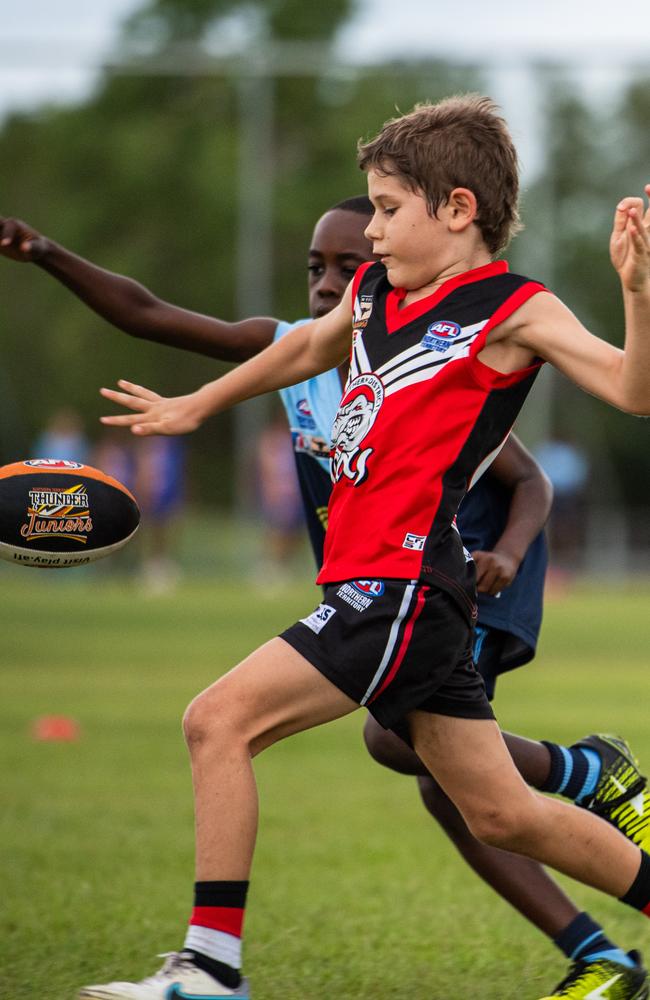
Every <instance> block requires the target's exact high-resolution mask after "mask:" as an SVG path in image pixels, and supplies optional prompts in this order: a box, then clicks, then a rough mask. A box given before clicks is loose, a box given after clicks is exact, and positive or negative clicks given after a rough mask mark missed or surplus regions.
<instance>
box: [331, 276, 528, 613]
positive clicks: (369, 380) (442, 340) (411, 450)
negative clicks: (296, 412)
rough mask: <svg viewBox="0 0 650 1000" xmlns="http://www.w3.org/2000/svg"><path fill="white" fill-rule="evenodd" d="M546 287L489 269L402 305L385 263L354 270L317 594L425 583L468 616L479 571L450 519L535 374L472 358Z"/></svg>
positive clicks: (494, 452)
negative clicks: (335, 586) (362, 582)
mask: <svg viewBox="0 0 650 1000" xmlns="http://www.w3.org/2000/svg"><path fill="white" fill-rule="evenodd" d="M544 290H545V289H544V286H543V285H540V284H538V283H536V282H533V281H530V280H529V279H528V278H524V277H521V276H519V275H516V274H510V273H509V272H508V265H507V264H506V262H505V261H497V262H495V263H491V264H487V265H486V266H484V267H479V268H476V269H474V270H472V271H467V272H466V273H464V274H461V275H458V276H457V277H454V278H451V279H449V280H448V281H446V282H445V283H444V284H443V285H442V286H441V287H440V288H438V289H437V290H436V291H435V292H434V293H433V294H432V295H430V296H428V297H427V298H425V299H421V300H420V301H418V302H414V303H412V304H410V305H407V306H404V307H403V308H400V303H401V301H402V300H403V298H404V296H405V294H406V293H405V291H404V290H403V289H394V288H393V287H392V286H391V285H390V283H389V281H388V279H387V277H386V269H385V267H384V266H383V264H381V263H374V264H372V263H371V264H366V265H363V266H362V267H360V268H359V270H358V271H357V274H356V276H355V279H354V282H353V300H354V315H353V329H354V332H353V339H352V354H351V366H350V377H349V379H348V383H347V385H346V387H345V390H344V393H343V398H342V399H341V403H340V405H339V410H338V413H337V416H336V420H335V422H334V427H333V431H332V451H331V475H332V480H333V483H334V488H333V491H332V497H331V500H330V505H329V521H328V530H327V536H326V539H325V557H324V562H323V568H322V570H321V572H320V575H319V577H318V582H319V583H331V582H336V581H339V580H354V579H358V578H375V577H384V578H398V579H410V580H420V581H423V582H428V583H431V584H433V585H435V586H437V587H440V588H442V589H444V590H446V591H447V592H448V593H450V594H452V595H454V596H455V597H456V598H457V599H458V601H459V603H460V604H461V606H462V607H464V608H465V610H466V611H470V612H472V613H473V607H474V567H473V563H472V562H471V560H470V558H469V556H468V554H467V553H466V551H465V549H464V548H463V544H462V542H461V539H460V535H459V533H458V530H457V528H456V524H455V517H456V512H457V510H458V507H459V504H460V502H461V500H462V498H463V496H464V494H465V493H466V491H467V489H468V488H469V486H470V485H471V483H472V481H473V480H475V479H476V478H477V477H478V476H479V475H480V474H481V472H483V471H484V469H485V468H487V466H488V465H489V463H490V462H491V461H492V459H493V458H494V457H495V456H496V455H497V454H498V452H499V449H500V448H501V446H502V444H503V442H504V441H505V439H506V437H507V436H508V433H509V431H510V429H511V427H512V425H513V423H514V421H515V418H516V416H517V414H518V412H519V410H520V408H521V406H522V404H523V402H524V400H525V398H526V396H527V394H528V392H529V390H530V388H531V386H532V384H533V382H534V380H535V377H536V375H537V372H538V370H539V368H540V366H541V361H540V362H538V363H536V364H534V365H532V366H531V367H529V368H526V369H522V370H521V371H516V372H512V373H510V374H507V375H504V374H502V373H501V372H497V371H495V370H493V369H492V368H489V367H488V366H486V365H485V364H483V362H481V361H479V359H478V355H479V353H480V352H481V350H482V349H483V347H484V346H485V342H486V339H487V336H488V333H489V331H490V330H491V329H492V328H493V327H495V326H497V325H498V324H499V323H501V322H503V320H505V319H506V318H507V317H508V316H510V315H511V313H513V312H514V311H515V310H516V309H517V308H518V307H519V306H521V305H522V304H523V303H524V302H525V301H526V300H527V299H528V298H530V297H531V296H532V295H535V294H536V293H537V292H539V291H544Z"/></svg>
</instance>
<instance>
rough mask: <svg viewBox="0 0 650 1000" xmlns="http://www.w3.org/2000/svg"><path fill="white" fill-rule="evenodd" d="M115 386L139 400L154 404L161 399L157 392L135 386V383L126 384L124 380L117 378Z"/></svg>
mask: <svg viewBox="0 0 650 1000" xmlns="http://www.w3.org/2000/svg"><path fill="white" fill-rule="evenodd" d="M117 384H118V385H119V386H120V388H121V389H126V391H127V392H130V393H131V395H133V396H139V397H140V398H141V399H148V400H149V401H150V402H155V401H157V400H159V399H160V398H161V397H160V396H159V395H158V393H157V392H153V390H152V389H147V388H146V387H145V386H144V385H137V384H136V383H135V382H127V380H126V379H125V378H118V380H117Z"/></svg>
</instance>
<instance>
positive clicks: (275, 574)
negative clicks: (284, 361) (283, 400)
mask: <svg viewBox="0 0 650 1000" xmlns="http://www.w3.org/2000/svg"><path fill="white" fill-rule="evenodd" d="M273 405H274V409H273V412H272V416H271V419H270V421H269V423H268V424H267V426H266V427H265V428H264V429H263V430H262V431H261V432H260V435H259V437H258V440H257V453H256V463H255V464H256V477H255V479H256V483H257V486H258V505H259V512H260V517H261V519H262V528H263V532H264V534H263V546H264V552H263V554H262V566H261V569H262V572H263V576H264V579H265V581H269V580H270V581H272V582H274V583H283V582H288V581H289V579H290V575H291V562H292V559H293V557H294V556H295V554H296V552H297V551H298V550H299V549H300V548H301V546H302V544H303V540H304V539H303V533H304V528H305V521H304V514H303V506H302V500H301V497H300V488H299V486H298V477H297V475H296V465H295V459H294V452H293V446H292V444H291V436H290V434H289V433H288V428H287V420H286V417H285V415H284V412H283V411H282V410H281V409H280V407H279V403H277V402H276V401H274V403H273Z"/></svg>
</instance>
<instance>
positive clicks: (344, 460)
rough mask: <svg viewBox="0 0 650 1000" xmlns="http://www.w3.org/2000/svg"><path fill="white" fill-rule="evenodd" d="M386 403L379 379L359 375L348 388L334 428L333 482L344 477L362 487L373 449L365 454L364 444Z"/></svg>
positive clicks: (372, 376) (367, 375) (374, 376)
mask: <svg viewBox="0 0 650 1000" xmlns="http://www.w3.org/2000/svg"><path fill="white" fill-rule="evenodd" d="M383 401H384V387H383V385H382V383H381V379H379V378H377V376H376V375H373V374H370V373H367V374H363V375H357V377H356V378H355V379H353V380H352V381H351V382H350V384H349V385H348V387H347V389H346V391H345V393H344V395H343V399H342V400H341V403H340V405H339V409H338V413H337V414H336V420H335V421H334V427H333V428H332V458H331V471H332V481H333V482H335V483H337V482H338V481H339V479H340V478H341V476H345V477H346V479H350V480H351V481H352V483H353V484H354V485H355V486H359V485H360V484H361V483H362V482H363V481H364V479H365V478H366V476H367V475H368V469H367V463H368V458H369V457H370V455H371V454H372V452H373V449H372V448H366V449H364V450H362V448H361V444H362V443H363V440H364V438H365V437H366V435H367V434H368V432H369V430H370V428H371V427H372V425H373V424H374V422H375V419H376V417H377V413H378V412H379V409H380V407H381V404H382V403H383Z"/></svg>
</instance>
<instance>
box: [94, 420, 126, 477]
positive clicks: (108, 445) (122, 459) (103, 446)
mask: <svg viewBox="0 0 650 1000" xmlns="http://www.w3.org/2000/svg"><path fill="white" fill-rule="evenodd" d="M91 462H92V464H93V465H94V466H95V467H96V468H97V469H101V470H102V472H105V473H106V475H107V476H112V477H113V479H117V480H118V481H119V482H120V483H123V485H124V486H126V488H127V489H129V490H131V492H132V493H134V492H135V455H134V452H133V443H132V436H131V435H130V434H129V433H128V432H127V431H124V430H123V429H122V428H121V427H107V428H106V429H105V430H104V431H103V433H102V435H101V437H100V438H99V440H98V441H97V442H96V444H95V446H94V448H93V450H92V455H91Z"/></svg>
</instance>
